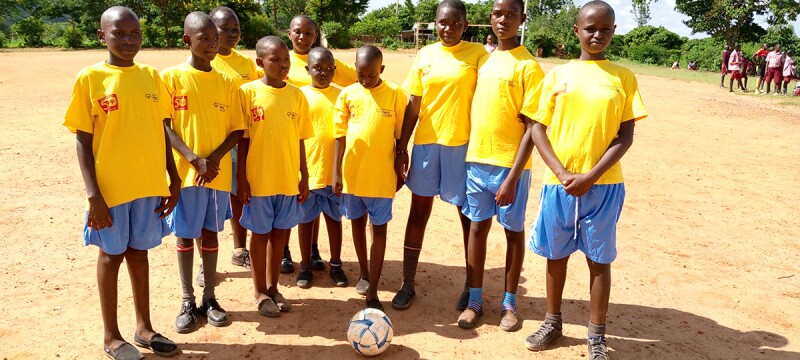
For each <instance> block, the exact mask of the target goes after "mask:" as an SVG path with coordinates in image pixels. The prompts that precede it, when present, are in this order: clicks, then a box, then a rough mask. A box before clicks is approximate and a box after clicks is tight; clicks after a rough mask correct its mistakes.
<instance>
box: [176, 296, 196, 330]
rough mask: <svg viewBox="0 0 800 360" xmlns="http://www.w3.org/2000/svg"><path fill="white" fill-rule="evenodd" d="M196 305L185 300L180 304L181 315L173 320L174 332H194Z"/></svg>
mask: <svg viewBox="0 0 800 360" xmlns="http://www.w3.org/2000/svg"><path fill="white" fill-rule="evenodd" d="M195 314H197V305H195V303H194V301H188V300H185V301H184V302H183V303H182V304H181V313H180V314H178V317H176V318H175V332H177V333H179V334H186V333H190V332H192V331H194V329H195V327H196V326H197V316H195Z"/></svg>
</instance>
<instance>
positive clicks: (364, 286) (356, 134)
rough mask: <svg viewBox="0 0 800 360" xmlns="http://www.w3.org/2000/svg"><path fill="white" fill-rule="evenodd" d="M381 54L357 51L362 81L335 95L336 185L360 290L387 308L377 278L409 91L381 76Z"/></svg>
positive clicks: (374, 303) (369, 303) (377, 306)
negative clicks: (350, 236)
mask: <svg viewBox="0 0 800 360" xmlns="http://www.w3.org/2000/svg"><path fill="white" fill-rule="evenodd" d="M382 63H383V54H382V53H381V51H380V50H379V49H378V48H377V47H374V46H372V45H365V46H362V47H361V48H359V49H358V52H357V53H356V73H357V74H358V83H356V84H353V85H350V86H348V87H346V88H344V90H342V93H341V94H339V98H338V99H337V100H336V107H335V108H336V115H335V121H336V126H335V130H334V137H335V138H336V162H335V163H334V176H333V190H334V192H335V193H336V194H337V195H341V197H342V199H341V211H342V214H344V216H345V217H346V218H348V219H349V220H351V221H352V227H353V243H354V244H355V248H356V255H357V256H358V265H359V268H360V278H359V280H358V284H356V291H357V292H358V293H359V294H361V295H366V305H367V307H370V308H375V309H379V310H383V305H382V304H381V302H380V300H379V299H378V283H379V282H380V279H381V270H382V269H383V257H384V254H385V253H386V227H387V226H386V224H387V223H388V222H389V220H391V219H392V201H393V200H394V194H395V192H396V191H397V190H398V189H399V186H397V185H402V183H401V182H399V181H398V178H397V175H396V174H395V171H394V161H395V154H396V151H395V150H396V149H395V140H396V139H397V138H399V137H400V130H401V127H402V125H403V114H404V113H405V108H406V101H407V100H406V95H405V93H403V91H402V90H401V89H400V88H398V87H397V85H395V84H391V83H389V82H387V81H383V80H382V79H381V73H383V69H384V66H383V64H382ZM367 215H369V221H370V223H372V248H371V249H370V256H369V259H368V258H367V234H366V229H367Z"/></svg>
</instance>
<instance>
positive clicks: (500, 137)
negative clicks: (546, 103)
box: [467, 46, 544, 169]
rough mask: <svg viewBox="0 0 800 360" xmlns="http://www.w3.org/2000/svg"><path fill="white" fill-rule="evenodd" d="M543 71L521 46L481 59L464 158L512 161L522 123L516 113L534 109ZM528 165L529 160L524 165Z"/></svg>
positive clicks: (507, 164)
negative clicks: (467, 144) (465, 156)
mask: <svg viewBox="0 0 800 360" xmlns="http://www.w3.org/2000/svg"><path fill="white" fill-rule="evenodd" d="M543 77H544V72H542V68H541V67H540V66H539V63H537V62H536V60H534V59H533V55H531V53H530V52H528V49H526V48H525V47H524V46H519V47H516V48H514V49H511V50H499V49H498V50H495V51H493V52H492V53H491V54H489V55H486V57H484V58H483V59H481V65H480V69H479V70H478V85H477V86H476V88H475V97H474V100H473V101H472V112H471V117H470V119H471V121H472V128H471V129H470V137H469V146H468V147H467V161H468V162H476V163H481V164H489V165H494V166H500V167H505V168H511V167H512V166H513V165H514V159H515V158H516V156H517V150H518V149H519V143H520V141H521V140H522V136H523V135H524V134H525V124H523V123H522V122H521V121H519V118H518V115H519V114H520V112H521V111H522V109H523V108H525V109H536V106H537V105H538V99H539V96H538V89H537V88H538V86H539V83H540V82H541V81H542V78H543ZM525 168H526V169H530V168H531V161H530V159H528V163H527V164H526V165H525Z"/></svg>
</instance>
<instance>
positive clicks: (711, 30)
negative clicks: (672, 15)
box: [675, 0, 800, 45]
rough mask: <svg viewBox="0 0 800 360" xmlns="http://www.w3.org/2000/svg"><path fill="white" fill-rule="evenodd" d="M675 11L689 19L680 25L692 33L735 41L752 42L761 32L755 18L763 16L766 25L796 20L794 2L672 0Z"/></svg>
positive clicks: (798, 9)
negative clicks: (766, 20) (689, 29)
mask: <svg viewBox="0 0 800 360" xmlns="http://www.w3.org/2000/svg"><path fill="white" fill-rule="evenodd" d="M675 9H676V10H678V12H680V13H682V14H684V15H686V16H688V17H689V19H688V20H686V21H684V24H686V26H688V27H689V28H691V29H692V33H700V32H704V33H708V34H710V35H711V36H713V37H715V38H719V39H723V40H725V42H726V43H727V44H728V45H733V44H734V43H736V42H745V41H756V40H758V38H759V37H760V36H761V35H763V34H764V33H765V31H764V29H763V28H762V27H760V26H759V25H758V24H756V23H755V17H756V16H767V17H768V22H769V23H770V24H785V23H787V22H788V21H794V20H796V19H797V16H798V13H799V12H800V2H798V1H797V0H676V2H675Z"/></svg>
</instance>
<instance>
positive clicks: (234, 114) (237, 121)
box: [228, 80, 245, 132]
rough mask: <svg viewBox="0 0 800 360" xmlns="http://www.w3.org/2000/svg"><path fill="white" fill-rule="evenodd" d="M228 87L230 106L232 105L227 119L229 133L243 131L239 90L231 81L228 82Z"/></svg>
mask: <svg viewBox="0 0 800 360" xmlns="http://www.w3.org/2000/svg"><path fill="white" fill-rule="evenodd" d="M228 86H229V87H230V89H231V90H230V93H231V95H230V96H231V102H230V104H233V105H232V106H231V110H230V111H231V113H230V115H229V118H228V119H229V121H230V129H231V130H230V131H231V132H233V131H236V130H244V129H245V124H244V114H243V113H242V107H241V105H240V104H241V103H242V100H241V99H240V96H239V92H240V91H241V90H239V88H237V87H236V82H234V81H233V80H230V81H229V82H228Z"/></svg>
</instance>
